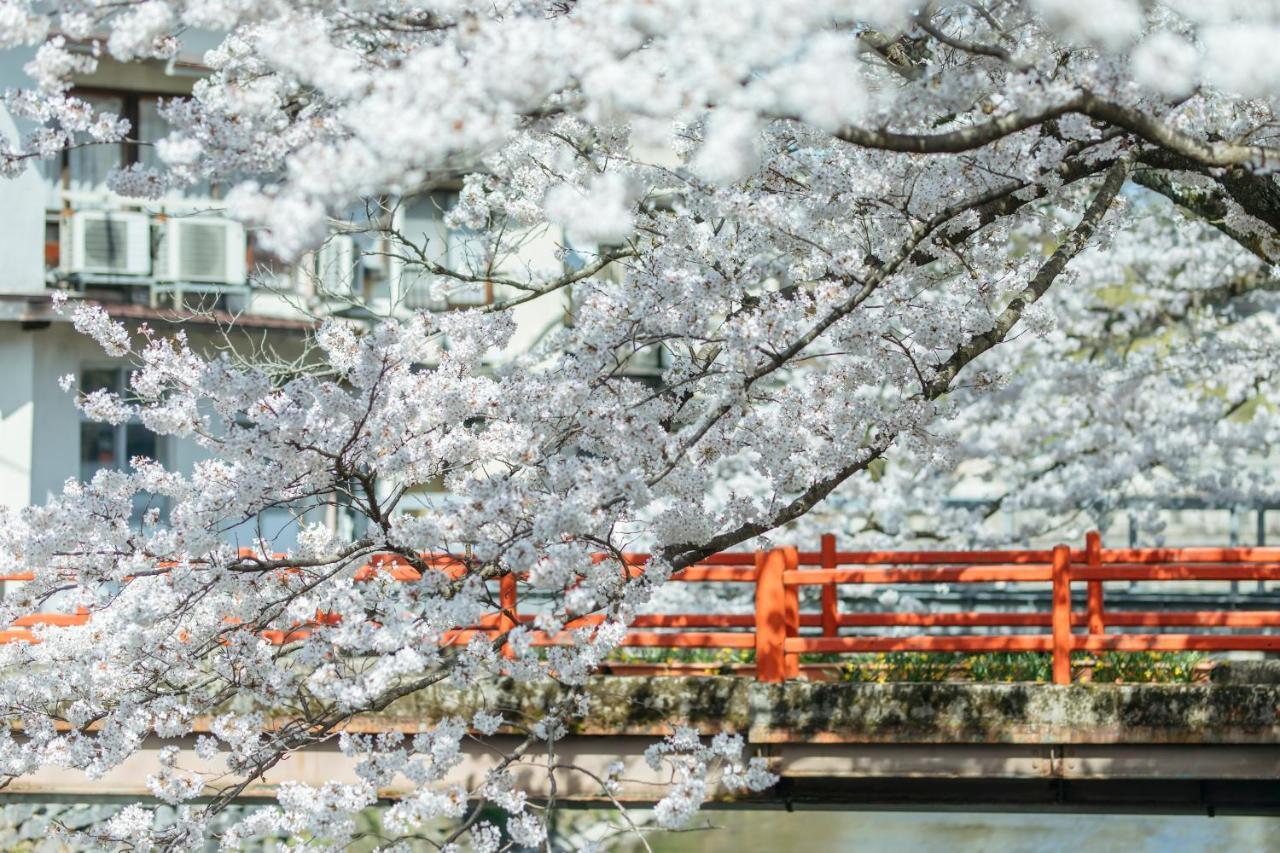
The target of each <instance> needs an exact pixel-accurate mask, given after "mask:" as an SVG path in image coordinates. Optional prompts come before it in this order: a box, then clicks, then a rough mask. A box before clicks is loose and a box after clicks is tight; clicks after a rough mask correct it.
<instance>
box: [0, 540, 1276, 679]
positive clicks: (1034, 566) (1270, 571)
mask: <svg viewBox="0 0 1280 853" xmlns="http://www.w3.org/2000/svg"><path fill="white" fill-rule="evenodd" d="M599 559H601V560H604V559H605V558H604V557H603V556H601V557H600V558H599ZM648 560H649V556H648V555H646V554H631V555H627V556H626V558H625V566H623V567H622V570H623V571H626V572H627V573H628V574H629V575H631V576H634V575H636V574H638V573H640V572H642V571H643V570H644V566H645V564H646V563H647V562H648ZM417 565H418V566H420V567H423V568H426V569H428V570H432V571H441V572H444V573H446V574H447V575H449V576H450V577H460V576H462V575H463V574H464V573H466V572H467V571H468V570H469V569H468V564H467V562H466V561H465V560H462V559H459V558H456V557H449V556H438V555H427V556H424V557H423V558H422V559H421V560H419V561H417ZM284 571H295V570H284ZM379 574H385V575H386V576H388V577H390V578H392V579H394V580H396V581H399V582H404V583H413V582H416V581H418V580H420V579H421V577H422V575H421V573H420V571H419V570H418V569H417V568H414V566H413V565H410V563H409V562H407V561H406V560H404V559H403V558H402V557H398V556H393V555H377V556H375V557H374V558H372V559H371V560H370V561H369V563H368V564H367V565H364V566H362V567H361V568H359V569H358V570H357V571H356V574H355V577H356V580H357V581H359V582H369V581H372V580H374V579H375V578H377V577H378V576H379ZM527 578H528V576H527V574H524V573H511V574H507V575H504V576H502V577H501V578H499V579H497V580H495V581H493V582H492V583H493V585H494V586H496V590H495V593H496V599H495V600H496V604H497V609H496V610H495V611H494V612H493V613H490V614H487V615H486V616H484V617H482V618H481V619H480V620H479V622H478V624H476V625H472V626H466V627H462V628H459V629H457V630H453V631H447V632H445V633H444V634H443V635H442V636H441V638H440V642H441V643H443V644H464V643H467V642H470V641H471V640H472V639H474V638H475V637H484V638H487V639H491V640H493V641H495V642H498V641H501V640H502V638H503V637H504V636H505V635H506V634H507V633H508V632H510V631H511V630H512V629H514V628H515V627H516V626H527V627H531V626H532V625H533V623H534V622H535V621H536V618H537V617H536V615H535V614H534V613H530V612H521V609H520V595H519V587H520V585H521V583H522V582H525V581H527ZM30 579H31V574H30V573H15V574H10V575H8V576H0V580H30ZM672 580H674V581H676V582H678V583H699V584H726V583H727V584H738V585H748V584H749V585H751V586H752V588H753V592H754V610H753V612H751V613H716V612H698V613H645V614H641V615H639V616H636V617H635V618H634V619H633V620H632V621H631V623H630V625H629V626H628V628H629V630H628V632H627V634H626V635H625V637H624V638H623V640H622V645H623V646H627V647H633V648H667V649H712V650H729V651H733V652H744V651H746V652H754V663H753V664H750V665H749V666H746V667H743V668H745V669H753V670H754V675H755V677H756V678H757V679H759V680H761V681H781V680H785V679H788V678H796V677H799V676H800V675H801V666H800V663H801V656H802V655H833V654H850V653H874V652H927V653H952V654H973V653H984V652H1037V653H1044V654H1049V655H1051V656H1052V672H1053V680H1054V682H1056V683H1059V684H1063V683H1067V682H1069V681H1070V680H1071V655H1072V653H1073V652H1109V651H1120V652H1167V651H1204V652H1211V651H1258V652H1280V610H1182V611H1179V610H1151V609H1145V610H1108V609H1107V608H1106V606H1105V602H1106V598H1105V585H1106V584H1108V583H1124V584H1131V583H1135V582H1138V583H1144V584H1151V585H1153V586H1156V587H1158V586H1160V585H1162V584H1165V583H1185V582H1221V581H1241V580H1252V581H1259V582H1262V581H1280V548H1265V547H1259V548H1122V549H1106V548H1103V547H1102V543H1101V537H1100V536H1099V535H1098V534H1097V533H1090V534H1088V535H1087V536H1086V537H1085V547H1084V548H1082V549H1072V548H1069V547H1067V546H1065V545H1059V546H1056V547H1054V548H1051V549H1041V550H1035V549H1022V550H1004V551H841V550H838V549H837V547H836V539H835V537H834V536H831V535H827V536H823V537H822V540H821V547H820V548H819V549H818V550H816V551H800V550H798V549H796V548H790V547H788V548H775V549H771V550H768V551H757V552H726V553H721V554H715V555H712V556H711V557H708V558H707V559H706V560H703V561H702V562H700V563H699V564H697V565H695V566H690V567H688V568H686V569H684V570H682V571H680V572H677V573H675V574H674V575H673V576H672ZM929 584H947V585H964V584H1001V585H1004V586H1006V587H1007V586H1008V585H1018V584H1027V585H1030V586H1031V587H1033V588H1039V589H1042V590H1043V591H1044V593H1045V594H1046V596H1047V599H1048V601H1047V604H1048V606H1047V607H1046V608H1045V609H1043V610H1038V611H1033V612H1023V611H1017V612H1013V611H991V610H988V611H980V610H973V611H956V612H910V611H900V612H842V611H841V609H840V592H839V587H840V586H841V585H857V586H859V587H861V588H862V590H861V591H862V592H863V593H864V594H865V593H866V592H867V589H866V588H867V587H871V588H872V591H874V588H875V587H880V586H889V587H896V586H899V585H902V586H910V585H929ZM810 587H817V588H818V592H817V596H816V600H817V605H818V609H817V611H816V612H812V611H804V610H803V609H802V606H801V604H802V599H803V598H805V597H807V596H803V595H802V591H803V590H804V589H805V588H810ZM1081 588H1083V591H1084V596H1083V604H1084V607H1083V609H1080V608H1077V607H1075V606H1073V595H1072V592H1073V590H1079V589H1081ZM535 606H536V605H535ZM90 618H91V616H90V614H89V613H87V612H85V611H83V610H80V611H77V612H75V613H38V614H32V615H29V616H25V617H23V618H21V619H19V620H17V621H16V622H14V623H13V624H12V625H10V626H8V627H7V628H5V629H3V630H0V642H15V641H22V642H38V641H39V632H40V631H41V630H43V629H46V628H56V627H69V626H77V625H84V624H86V623H87V622H88V621H89V620H90ZM604 618H605V617H604V616H603V615H601V614H598V613H597V614H589V615H584V616H580V617H577V618H574V619H571V620H570V621H569V622H567V623H566V624H565V625H564V626H563V629H562V630H559V631H555V632H546V631H540V630H531V631H530V632H529V633H530V640H531V642H532V644H533V645H535V646H557V645H572V644H573V643H575V642H577V641H578V637H577V632H578V631H581V630H588V631H589V630H591V629H592V628H594V627H596V626H599V625H600V624H602V623H603V621H604ZM338 621H340V620H339V617H337V616H336V615H335V614H326V613H317V614H316V618H315V619H314V620H312V621H311V622H309V623H306V624H296V625H292V626H290V627H288V628H280V629H272V630H266V631H262V632H260V633H261V635H262V636H263V637H264V639H266V640H267V641H269V642H272V643H277V644H284V643H290V642H294V641H297V640H300V639H303V638H304V637H307V636H309V635H310V634H311V633H312V632H314V631H316V630H323V629H324V627H325V626H327V625H334V624H337V622H338ZM957 632H962V633H957ZM504 653H507V654H509V653H510V652H509V649H507V648H506V647H505V646H504ZM639 666H642V664H641V665H639ZM620 668H626V666H623V667H620ZM630 668H631V669H636V668H638V667H637V666H634V665H633V666H630Z"/></svg>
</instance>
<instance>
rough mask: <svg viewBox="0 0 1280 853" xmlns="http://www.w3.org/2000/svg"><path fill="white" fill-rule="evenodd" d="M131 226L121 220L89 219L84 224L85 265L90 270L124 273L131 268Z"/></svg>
mask: <svg viewBox="0 0 1280 853" xmlns="http://www.w3.org/2000/svg"><path fill="white" fill-rule="evenodd" d="M128 244H129V224H128V223H127V222H124V221H123V220H119V219H106V218H103V219H87V220H85V223H84V265H85V267H87V268H90V269H98V270H110V271H118V272H124V271H126V270H127V269H128V268H129V252H128Z"/></svg>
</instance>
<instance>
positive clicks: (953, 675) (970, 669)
mask: <svg viewBox="0 0 1280 853" xmlns="http://www.w3.org/2000/svg"><path fill="white" fill-rule="evenodd" d="M1208 660H1209V658H1208V656H1207V655H1205V654H1203V653H1201V652H1102V653H1100V654H1096V655H1094V654H1085V653H1077V654H1074V655H1072V656H1071V669H1072V674H1073V679H1074V680H1076V681H1093V682H1097V683H1116V682H1120V683H1125V684H1186V683H1189V682H1191V681H1195V680H1197V679H1198V678H1201V677H1203V671H1204V670H1203V667H1201V666H1200V665H1201V664H1203V663H1205V662H1207V661H1208ZM609 662H610V663H614V664H623V665H625V664H647V665H651V666H663V665H698V664H701V665H705V666H706V667H707V669H708V670H711V671H715V672H723V673H725V674H729V673H732V672H733V671H734V669H735V668H737V667H741V666H749V665H751V664H753V663H755V652H754V651H753V650H750V649H655V648H634V649H631V648H628V649H619V650H617V651H615V652H614V653H613V654H612V655H610V656H609ZM800 663H801V665H802V666H805V667H806V668H813V667H821V668H823V669H824V670H826V672H827V674H828V677H831V678H835V679H837V680H839V681H849V682H859V683H869V684H884V683H887V682H911V683H921V682H941V681H974V682H985V683H1007V682H1039V683H1048V682H1050V681H1052V680H1053V656H1052V655H1050V654H1047V653H1041V652H986V653H975V654H964V653H928V652H880V653H875V654H848V655H834V654H824V655H801V656H800Z"/></svg>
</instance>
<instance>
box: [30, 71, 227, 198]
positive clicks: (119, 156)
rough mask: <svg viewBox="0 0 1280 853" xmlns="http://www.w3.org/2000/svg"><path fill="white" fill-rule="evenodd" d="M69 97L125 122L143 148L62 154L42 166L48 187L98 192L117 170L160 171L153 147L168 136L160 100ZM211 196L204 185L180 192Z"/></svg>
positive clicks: (84, 92) (117, 95)
mask: <svg viewBox="0 0 1280 853" xmlns="http://www.w3.org/2000/svg"><path fill="white" fill-rule="evenodd" d="M72 94H73V95H74V96H76V97H78V98H81V99H82V100H84V101H85V102H86V103H88V104H89V105H90V106H92V107H93V109H94V111H95V112H105V113H111V114H114V115H118V116H121V117H123V118H125V119H127V120H128V122H129V127H130V130H129V139H130V140H134V141H136V142H139V143H143V144H140V145H139V144H134V143H133V142H118V143H112V144H105V143H104V144H87V145H82V146H81V147H79V148H72V149H70V150H69V151H64V152H63V153H62V156H61V157H60V158H54V159H53V160H52V161H46V163H45V168H46V174H47V176H48V178H49V180H50V181H51V183H53V184H55V185H57V186H60V187H61V188H63V189H66V190H70V191H71V192H80V193H91V192H101V191H102V190H103V188H104V187H105V186H106V182H107V175H108V174H109V173H110V171H111V169H112V168H114V167H116V166H128V165H130V164H132V163H141V164H142V165H143V166H149V167H153V168H157V169H163V165H164V164H163V163H162V162H161V161H160V156H159V155H158V154H157V153H156V149H155V146H154V144H152V143H155V142H158V141H159V140H161V139H164V138H165V137H166V136H168V135H169V130H170V127H169V122H167V121H166V120H165V119H164V118H163V117H162V116H161V115H160V103H161V101H162V100H163V97H162V96H159V95H149V94H140V93H137V92H109V91H102V90H97V89H78V90H75V91H73V92H72ZM164 97H167V96H164ZM90 141H91V137H89V135H88V134H77V135H76V138H75V139H74V140H73V142H81V143H84V142H90ZM211 192H212V190H211V187H210V186H209V184H208V183H207V182H203V181H202V182H200V183H198V184H195V185H193V186H191V187H187V188H185V189H184V190H183V194H184V195H189V196H197V197H207V196H209V195H210V194H211Z"/></svg>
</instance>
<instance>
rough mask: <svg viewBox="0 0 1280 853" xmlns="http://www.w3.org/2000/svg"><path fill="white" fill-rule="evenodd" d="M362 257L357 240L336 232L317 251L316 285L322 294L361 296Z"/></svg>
mask: <svg viewBox="0 0 1280 853" xmlns="http://www.w3.org/2000/svg"><path fill="white" fill-rule="evenodd" d="M359 284H360V259H359V257H358V256H357V255H356V241H355V240H354V239H353V238H352V237H351V236H349V235H347V234H334V235H333V236H332V237H330V238H329V239H328V240H326V241H325V243H324V245H323V246H321V247H320V250H319V251H318V252H316V285H317V286H318V287H319V289H320V292H321V293H322V294H333V295H339V296H353V295H354V296H360V295H361V294H360V288H359Z"/></svg>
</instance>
